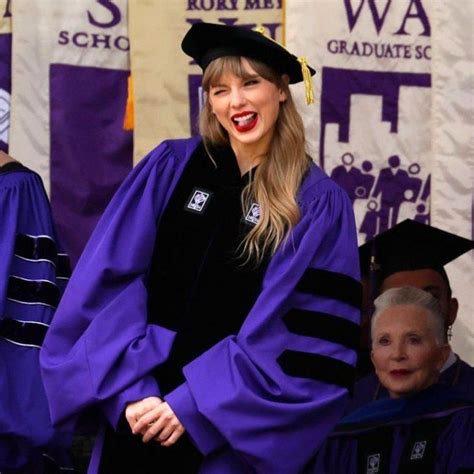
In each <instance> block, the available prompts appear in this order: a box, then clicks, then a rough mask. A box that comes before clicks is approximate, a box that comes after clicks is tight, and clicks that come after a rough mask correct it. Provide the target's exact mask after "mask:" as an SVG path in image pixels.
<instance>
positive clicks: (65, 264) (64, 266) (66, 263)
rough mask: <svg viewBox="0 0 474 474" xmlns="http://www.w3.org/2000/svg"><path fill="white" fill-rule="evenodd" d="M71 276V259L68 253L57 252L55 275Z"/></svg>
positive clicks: (58, 276) (61, 276) (60, 276)
mask: <svg viewBox="0 0 474 474" xmlns="http://www.w3.org/2000/svg"><path fill="white" fill-rule="evenodd" d="M70 276H71V261H70V260H69V255H67V254H65V253H58V261H57V263H56V277H57V278H66V279H67V278H70Z"/></svg>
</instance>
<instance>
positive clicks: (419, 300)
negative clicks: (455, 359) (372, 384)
mask: <svg viewBox="0 0 474 474" xmlns="http://www.w3.org/2000/svg"><path fill="white" fill-rule="evenodd" d="M444 324H445V321H444V314H443V310H442V308H441V305H440V303H439V301H437V300H436V299H435V298H434V297H433V296H432V295H431V294H429V293H428V292H425V291H423V290H420V289H418V288H414V287H410V286H408V287H401V288H393V289H391V290H388V291H386V292H385V293H383V294H382V295H380V296H379V297H378V298H377V300H376V301H375V313H374V316H373V318H372V322H371V332H372V353H371V355H372V360H373V362H374V365H375V370H376V373H377V376H378V378H379V380H380V383H381V384H382V385H383V386H384V387H385V388H386V389H387V391H388V393H389V396H390V398H389V399H383V400H376V401H373V402H370V403H368V404H367V405H365V406H363V407H362V408H360V409H359V410H357V411H355V412H354V413H353V414H351V415H349V416H348V417H346V418H344V419H343V420H342V421H341V422H340V424H338V426H337V427H336V429H335V430H334V432H333V433H332V434H331V435H330V436H329V438H328V440H327V441H326V442H325V443H324V444H323V446H322V447H321V448H320V450H319V452H318V453H317V454H316V456H315V459H314V461H313V462H312V463H310V465H309V466H308V468H307V469H306V470H305V472H306V473H314V474H332V473H334V474H339V473H342V472H347V473H354V474H355V473H363V474H375V473H403V474H405V473H423V474H438V473H439V474H451V473H452V474H455V473H464V472H466V473H467V472H473V469H474V401H473V400H472V398H471V399H470V398H469V397H468V396H466V394H465V393H463V392H459V391H458V390H457V389H456V388H455V387H452V386H447V385H444V384H438V383H437V380H438V378H439V371H440V369H441V367H442V366H443V364H444V363H445V361H446V360H447V358H448V356H449V353H450V348H449V345H448V344H447V343H446V342H445V329H444Z"/></svg>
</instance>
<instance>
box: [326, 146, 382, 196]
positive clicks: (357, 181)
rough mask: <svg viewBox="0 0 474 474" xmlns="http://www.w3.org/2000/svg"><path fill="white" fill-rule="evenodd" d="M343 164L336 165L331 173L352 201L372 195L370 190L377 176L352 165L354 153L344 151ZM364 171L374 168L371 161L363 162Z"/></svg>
mask: <svg viewBox="0 0 474 474" xmlns="http://www.w3.org/2000/svg"><path fill="white" fill-rule="evenodd" d="M341 161H342V163H343V164H342V165H340V166H336V167H335V168H334V169H333V170H332V173H331V178H332V179H333V180H334V181H336V183H337V184H339V186H341V187H342V188H344V190H345V191H346V192H347V194H348V195H349V198H350V200H351V202H352V203H354V201H355V200H356V199H364V198H367V197H368V196H369V195H370V190H371V189H372V186H373V184H374V181H375V177H374V176H372V175H370V174H363V173H362V172H361V170H360V169H359V168H356V167H355V166H352V165H353V164H354V155H353V154H352V153H344V154H343V155H342V156H341ZM362 168H363V169H364V171H366V172H368V171H370V170H371V169H372V163H370V161H364V162H363V163H362Z"/></svg>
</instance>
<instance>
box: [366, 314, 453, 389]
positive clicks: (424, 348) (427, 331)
mask: <svg viewBox="0 0 474 474" xmlns="http://www.w3.org/2000/svg"><path fill="white" fill-rule="evenodd" d="M372 336H373V343H372V362H373V363H374V365H375V371H376V373H377V376H378V378H379V380H380V383H381V384H382V385H383V386H384V387H385V388H386V389H387V390H388V392H389V394H390V396H391V397H392V398H399V397H402V396H406V395H410V394H412V393H415V392H418V391H420V390H423V389H425V388H427V387H429V386H430V385H432V384H433V383H435V382H436V381H437V379H438V376H439V371H440V369H441V367H442V366H443V364H444V362H445V360H446V358H447V356H448V354H449V346H448V345H447V344H438V342H437V341H436V338H435V332H434V330H433V329H432V325H431V319H430V316H429V315H428V312H427V311H426V310H425V309H423V308H420V307H418V306H414V305H397V306H391V307H389V308H387V309H385V310H384V311H382V313H380V315H379V316H378V318H377V320H376V321H375V327H374V331H373V334H372Z"/></svg>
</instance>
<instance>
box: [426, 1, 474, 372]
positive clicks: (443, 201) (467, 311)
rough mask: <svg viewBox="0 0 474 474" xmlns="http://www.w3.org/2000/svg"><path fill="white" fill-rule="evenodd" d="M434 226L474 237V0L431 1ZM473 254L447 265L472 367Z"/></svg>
mask: <svg viewBox="0 0 474 474" xmlns="http://www.w3.org/2000/svg"><path fill="white" fill-rule="evenodd" d="M432 25H433V37H432V42H433V61H432V82H433V121H432V132H433V148H432V158H433V165H432V168H433V186H432V198H431V200H432V211H431V217H432V224H433V225H434V226H436V227H440V228H442V229H446V230H448V231H450V232H453V233H455V234H458V235H460V236H462V237H466V238H470V239H472V238H474V232H473V220H472V219H473V196H474V187H473V183H474V134H473V130H474V99H473V90H474V2H472V0H456V1H455V2H445V1H441V0H436V1H435V2H433V15H432ZM473 254H474V252H469V253H468V254H466V255H463V256H462V257H460V258H458V259H456V260H455V261H454V262H452V263H450V264H449V265H447V266H446V270H447V272H448V275H449V279H450V281H451V283H452V286H453V293H454V296H456V297H457V298H458V299H459V302H460V304H461V309H462V311H460V314H459V315H458V318H457V321H456V324H455V325H454V327H453V339H452V344H453V347H454V349H455V351H456V352H458V353H459V354H462V355H463V358H465V359H467V360H468V361H470V362H471V364H474V350H473V347H474V298H473V297H472V288H473V283H472V282H474V265H473V263H474V262H473V258H474V255H473Z"/></svg>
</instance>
